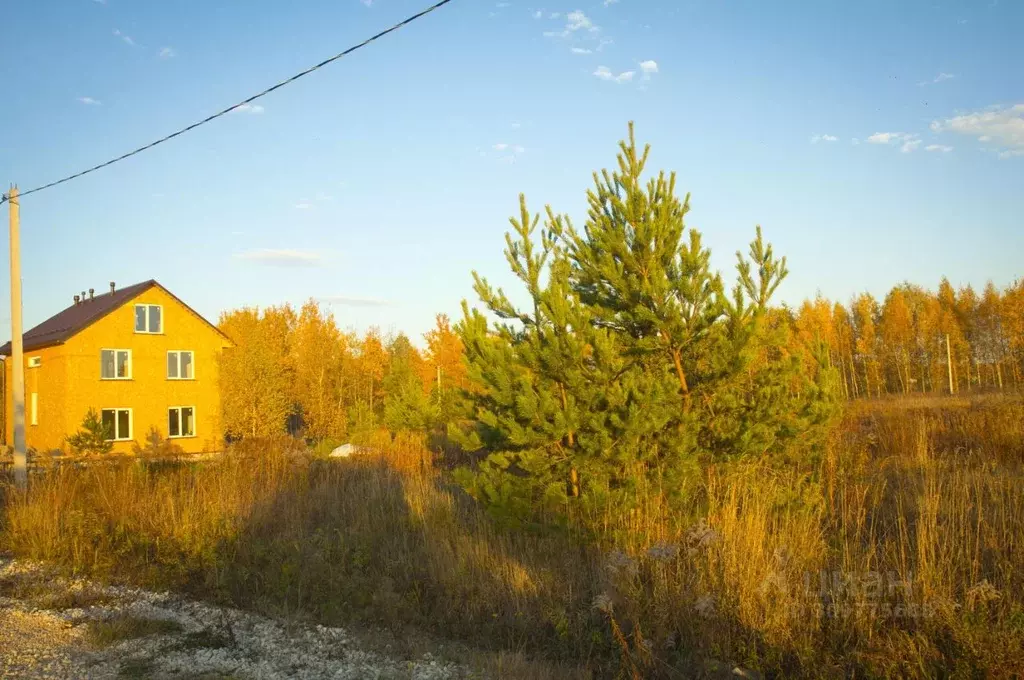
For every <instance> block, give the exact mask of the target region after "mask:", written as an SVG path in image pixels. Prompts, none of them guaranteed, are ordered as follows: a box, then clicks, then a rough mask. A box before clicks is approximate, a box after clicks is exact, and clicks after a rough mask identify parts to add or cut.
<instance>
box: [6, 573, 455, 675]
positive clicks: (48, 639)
mask: <svg viewBox="0 0 1024 680" xmlns="http://www.w3.org/2000/svg"><path fill="white" fill-rule="evenodd" d="M0 584H6V587H5V588H0V677H4V678H6V677H19V678H23V677H24V678H115V677H119V674H120V677H125V675H129V677H147V678H181V677H189V678H196V677H209V678H218V677H221V678H222V677H231V678H267V679H270V678H337V679H339V680H342V679H349V678H351V679H356V678H358V679H362V678H410V679H415V680H434V679H438V678H463V677H468V676H469V675H470V673H469V672H468V671H467V669H466V668H464V667H462V666H460V665H457V664H454V663H448V662H444V661H441V660H439V659H435V658H433V657H431V655H430V654H424V655H423V656H421V657H419V658H415V659H400V658H391V657H388V656H386V655H383V654H381V653H379V652H377V651H371V650H367V649H365V648H361V645H360V644H359V643H358V642H357V641H356V640H354V639H353V638H352V637H351V636H350V635H349V634H348V633H346V631H345V630H344V629H342V628H327V627H324V626H312V625H305V624H288V625H285V624H283V623H282V622H279V621H275V620H272V619H269V618H267V617H263V616H260V615H258V614H252V613H249V612H243V611H240V610H237V609H231V608H228V607H218V606H214V605H209V604H206V603H202V602H197V601H195V600H189V599H187V598H184V597H180V596H178V595H174V594H171V593H154V592H150V591H147V590H142V589H138V588H128V587H122V586H101V585H98V584H95V583H91V582H88V581H85V580H81V579H66V578H60V577H55V576H54V575H53V574H52V572H51V571H50V570H49V569H47V568H46V567H45V566H44V565H41V564H37V563H31V562H26V561H21V560H6V559H2V558H0ZM26 586H29V587H28V588H26ZM5 593H6V594H7V595H9V596H5V595H4V594H5ZM26 593H28V594H26ZM74 595H79V596H80V597H79V598H78V600H79V602H82V603H86V605H87V606H85V607H84V608H70V609H61V608H59V607H54V602H57V601H59V600H60V599H63V600H64V602H65V604H66V603H67V602H68V601H69V597H70V596H74ZM90 602H92V603H90ZM117 616H131V617H138V618H145V619H159V620H166V621H173V622H176V623H177V624H178V625H179V626H180V627H181V630H180V632H174V633H168V634H156V635H150V636H147V637H142V638H136V639H130V640H123V641H120V642H116V643H114V644H111V645H109V646H107V647H104V648H100V647H98V646H97V645H96V644H95V643H94V642H93V641H92V640H91V638H90V637H89V635H88V632H87V631H88V627H89V622H90V621H101V620H106V619H110V618H113V617H117Z"/></svg>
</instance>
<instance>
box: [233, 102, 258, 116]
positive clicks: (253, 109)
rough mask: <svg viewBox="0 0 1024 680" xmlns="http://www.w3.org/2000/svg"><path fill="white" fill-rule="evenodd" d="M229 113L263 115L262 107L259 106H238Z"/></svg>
mask: <svg viewBox="0 0 1024 680" xmlns="http://www.w3.org/2000/svg"><path fill="white" fill-rule="evenodd" d="M231 112H232V113H252V114H259V113H263V107H262V106H260V105H259V104H239V105H238V106H236V107H235V108H233V109H231Z"/></svg>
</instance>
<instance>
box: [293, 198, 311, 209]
mask: <svg viewBox="0 0 1024 680" xmlns="http://www.w3.org/2000/svg"><path fill="white" fill-rule="evenodd" d="M312 207H313V204H312V203H310V202H309V201H307V200H306V199H304V198H303V199H300V200H299V202H298V203H296V204H295V209H296V210H309V209H310V208H312Z"/></svg>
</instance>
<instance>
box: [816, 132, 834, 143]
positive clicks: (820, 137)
mask: <svg viewBox="0 0 1024 680" xmlns="http://www.w3.org/2000/svg"><path fill="white" fill-rule="evenodd" d="M838 141H839V138H838V137H836V136H835V135H818V134H815V135H811V144H817V143H818V142H838Z"/></svg>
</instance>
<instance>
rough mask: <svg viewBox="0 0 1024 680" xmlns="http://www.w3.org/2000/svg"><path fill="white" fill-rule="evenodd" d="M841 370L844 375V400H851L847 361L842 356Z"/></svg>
mask: <svg viewBox="0 0 1024 680" xmlns="http://www.w3.org/2000/svg"><path fill="white" fill-rule="evenodd" d="M839 370H840V371H842V373H843V398H844V399H847V400H849V398H850V386H849V385H848V384H847V381H846V360H845V359H843V356H842V355H839Z"/></svg>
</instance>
